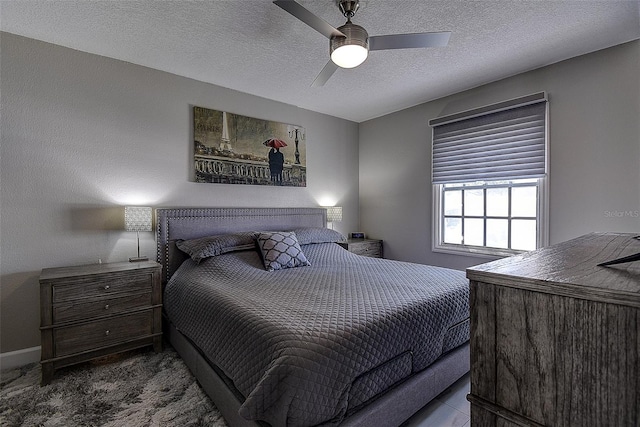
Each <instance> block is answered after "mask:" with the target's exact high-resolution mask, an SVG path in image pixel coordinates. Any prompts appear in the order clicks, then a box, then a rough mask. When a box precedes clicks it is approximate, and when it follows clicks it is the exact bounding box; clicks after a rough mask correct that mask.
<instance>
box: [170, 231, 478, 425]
mask: <svg viewBox="0 0 640 427" xmlns="http://www.w3.org/2000/svg"><path fill="white" fill-rule="evenodd" d="M302 249H303V251H304V253H305V255H306V256H307V258H308V259H309V261H310V262H311V266H306V267H297V268H290V269H285V270H279V271H273V272H268V271H265V269H264V266H263V264H262V261H261V259H260V256H259V254H258V252H257V251H253V250H246V251H240V252H233V253H228V254H224V255H220V256H215V257H211V258H208V259H206V260H204V261H202V262H201V263H200V264H199V265H196V264H195V263H194V262H193V261H192V260H187V261H185V263H183V264H182V266H181V267H180V268H179V269H178V271H177V272H176V274H174V276H173V277H172V278H171V280H170V281H169V283H168V284H167V286H166V289H165V294H164V304H165V310H166V312H167V314H168V316H169V318H170V320H171V321H172V322H173V324H174V325H175V326H176V327H177V328H178V330H180V331H181V332H182V333H183V334H184V335H185V336H187V337H188V338H189V339H191V340H192V341H193V342H194V343H196V344H197V346H198V347H199V348H200V349H201V350H202V351H203V353H204V354H205V355H206V356H207V358H208V359H209V360H211V361H212V362H214V363H215V364H216V365H217V366H218V367H219V368H220V369H221V370H222V371H223V372H224V373H225V374H226V375H227V376H228V377H229V378H230V379H231V380H232V381H233V384H234V385H235V387H236V388H237V390H238V391H239V392H240V393H242V395H243V396H244V397H245V401H244V404H243V405H242V407H241V409H240V414H241V415H242V416H243V417H244V418H247V419H250V420H263V421H266V422H268V423H270V424H271V425H273V426H284V425H287V426H307V425H317V424H323V423H327V424H332V423H338V422H340V420H341V419H342V418H343V417H344V416H345V415H346V414H347V413H348V412H349V413H350V412H351V411H353V410H357V409H358V407H359V406H360V405H363V404H366V403H367V401H368V400H369V399H371V398H372V397H374V396H375V395H376V394H378V393H380V392H382V391H384V390H385V389H386V388H388V387H390V386H392V385H394V384H396V383H398V382H400V381H402V380H403V379H404V378H406V377H407V376H410V375H411V374H412V373H415V372H418V371H420V370H422V369H424V368H426V367H428V366H429V365H430V364H431V363H433V362H434V361H435V360H436V359H438V357H440V356H441V355H442V354H443V352H445V351H447V350H449V349H451V348H454V347H456V346H458V345H460V344H462V343H464V342H466V341H467V340H468V339H469V329H468V317H469V291H468V281H467V279H466V278H465V274H464V272H461V271H456V270H449V269H445V268H438V267H431V266H425V265H420V264H412V263H404V262H399V261H392V260H383V259H374V258H366V257H362V256H359V255H354V254H352V253H350V252H348V251H346V250H344V249H343V248H341V247H340V246H339V245H337V244H335V243H322V244H310V245H303V246H302Z"/></svg>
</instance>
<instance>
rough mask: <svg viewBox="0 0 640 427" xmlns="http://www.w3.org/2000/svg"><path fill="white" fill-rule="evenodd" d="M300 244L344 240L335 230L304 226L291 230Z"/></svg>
mask: <svg viewBox="0 0 640 427" xmlns="http://www.w3.org/2000/svg"><path fill="white" fill-rule="evenodd" d="M293 232H294V233H296V237H297V238H298V243H300V244H301V245H309V244H312V243H334V242H335V243H337V242H345V241H346V239H345V238H344V236H343V235H342V234H341V233H340V232H338V231H335V230H331V229H329V228H322V227H305V228H296V229H295V230H293Z"/></svg>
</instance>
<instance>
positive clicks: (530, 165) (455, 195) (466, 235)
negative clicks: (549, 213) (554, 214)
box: [429, 93, 547, 256]
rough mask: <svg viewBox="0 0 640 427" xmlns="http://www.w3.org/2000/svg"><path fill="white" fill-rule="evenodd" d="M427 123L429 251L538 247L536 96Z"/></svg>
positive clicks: (539, 115) (540, 201)
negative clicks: (431, 192)
mask: <svg viewBox="0 0 640 427" xmlns="http://www.w3.org/2000/svg"><path fill="white" fill-rule="evenodd" d="M429 124H430V125H431V126H432V127H433V164H432V172H433V175H432V181H433V186H434V230H433V231H434V233H433V236H434V242H433V249H434V251H442V252H453V253H459V252H463V253H474V254H487V255H494V256H495V255H511V254H513V253H518V252H521V251H528V250H533V249H537V248H539V247H541V246H544V245H545V244H546V241H547V238H546V234H547V233H546V229H547V227H546V215H545V213H546V193H547V192H546V191H545V189H546V99H545V96H544V93H541V94H536V95H532V96H529V97H524V98H520V99H518V100H513V101H507V102H505V103H501V104H497V105H494V106H489V107H484V108H482V109H478V110H473V111H469V112H465V113H461V114H456V115H453V116H446V117H441V118H438V119H434V120H432V121H430V123H429Z"/></svg>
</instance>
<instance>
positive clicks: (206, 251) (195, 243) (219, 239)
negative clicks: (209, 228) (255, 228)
mask: <svg viewBox="0 0 640 427" xmlns="http://www.w3.org/2000/svg"><path fill="white" fill-rule="evenodd" d="M176 246H177V247H178V249H180V250H181V251H182V252H184V253H186V254H187V255H189V256H190V257H191V259H193V260H194V261H195V262H196V263H198V264H199V263H200V261H202V260H203V259H205V258H209V257H212V256H217V255H222V254H225V253H227V252H233V251H244V250H247V249H255V247H256V242H255V240H254V232H247V233H235V234H221V235H218V236H207V237H200V238H198V239H190V240H177V241H176Z"/></svg>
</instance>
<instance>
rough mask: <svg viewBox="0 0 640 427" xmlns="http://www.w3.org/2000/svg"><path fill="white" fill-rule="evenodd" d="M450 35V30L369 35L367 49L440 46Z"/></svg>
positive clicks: (443, 44) (446, 41)
mask: <svg viewBox="0 0 640 427" xmlns="http://www.w3.org/2000/svg"><path fill="white" fill-rule="evenodd" d="M450 36H451V31H443V32H439V33H412V34H389V35H387V36H369V50H385V49H410V48H421V47H441V46H446V45H447V44H448V43H449V37H450Z"/></svg>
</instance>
